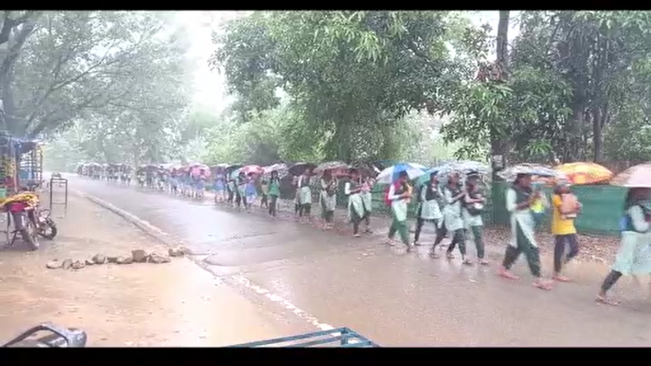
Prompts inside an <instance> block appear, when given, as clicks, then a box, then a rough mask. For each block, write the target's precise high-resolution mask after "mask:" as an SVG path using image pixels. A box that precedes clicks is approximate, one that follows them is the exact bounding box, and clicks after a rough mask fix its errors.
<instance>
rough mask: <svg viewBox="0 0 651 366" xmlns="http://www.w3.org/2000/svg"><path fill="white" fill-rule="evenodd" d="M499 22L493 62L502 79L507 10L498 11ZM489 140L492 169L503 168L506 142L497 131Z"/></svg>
mask: <svg viewBox="0 0 651 366" xmlns="http://www.w3.org/2000/svg"><path fill="white" fill-rule="evenodd" d="M499 13H500V20H499V23H498V25H497V39H496V42H495V43H496V50H495V51H496V54H497V59H496V60H495V66H496V67H497V68H498V70H501V71H502V72H501V73H499V74H500V75H502V77H506V75H507V73H508V66H509V65H508V63H509V50H508V42H509V17H510V11H509V10H500V12H499ZM490 139H491V159H492V161H493V167H496V168H499V167H500V166H501V167H502V168H503V167H505V166H506V163H507V161H506V155H507V152H508V140H506V139H505V138H504V137H503V136H501V135H499V134H498V132H497V131H493V130H491V131H490ZM497 170H498V169H493V172H494V174H493V175H494V176H493V179H494V180H495V179H497V180H499V179H500V178H499V177H498V176H497V175H495V173H496V172H497Z"/></svg>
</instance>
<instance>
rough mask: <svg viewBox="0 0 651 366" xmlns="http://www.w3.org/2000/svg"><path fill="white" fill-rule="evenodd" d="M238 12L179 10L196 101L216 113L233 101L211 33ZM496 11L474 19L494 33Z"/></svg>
mask: <svg viewBox="0 0 651 366" xmlns="http://www.w3.org/2000/svg"><path fill="white" fill-rule="evenodd" d="M241 14H242V12H238V11H179V12H178V13H177V15H176V21H177V22H178V25H179V26H182V27H184V28H186V30H187V31H188V33H189V35H190V38H191V42H192V45H191V48H190V53H189V55H188V56H189V58H190V59H191V64H192V65H194V69H195V71H194V86H195V95H194V102H195V104H196V105H197V106H200V107H201V108H205V109H208V110H211V111H214V112H217V113H218V112H221V111H222V110H223V109H224V108H225V107H226V106H227V105H228V103H229V102H230V99H229V98H228V95H227V93H226V89H225V82H224V77H223V76H222V75H220V74H219V73H218V72H217V71H212V70H210V68H209V67H208V58H209V57H210V55H211V53H212V52H213V50H214V48H215V47H214V46H213V44H212V39H211V34H212V32H211V31H212V29H214V28H216V27H217V26H219V25H220V24H223V23H224V21H226V20H229V19H233V18H236V17H238V16H241ZM511 17H512V19H513V18H514V17H516V18H517V12H512V14H511ZM498 18H499V17H498V12H497V11H477V12H474V14H472V15H471V19H472V20H473V22H475V23H476V24H478V25H480V24H483V23H488V24H490V25H491V26H492V28H493V32H494V33H495V31H496V28H497V22H498ZM515 23H517V22H513V21H512V22H511V29H510V34H509V38H511V39H512V38H513V37H515V36H516V35H517V33H518V30H519V28H518V26H517V24H515Z"/></svg>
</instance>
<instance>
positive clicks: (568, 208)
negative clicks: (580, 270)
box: [552, 182, 581, 282]
mask: <svg viewBox="0 0 651 366" xmlns="http://www.w3.org/2000/svg"><path fill="white" fill-rule="evenodd" d="M552 209H553V212H552V235H554V277H552V279H553V280H555V281H558V282H571V281H572V280H571V279H569V278H568V277H565V276H563V274H562V273H561V270H562V268H563V265H564V264H566V263H568V262H569V261H570V260H572V258H574V257H576V256H577V255H578V254H579V243H578V241H577V238H576V228H575V227H574V219H575V218H576V216H577V214H578V213H579V212H580V211H581V204H580V203H579V201H578V200H577V199H576V196H574V194H572V192H570V187H569V184H567V183H565V182H561V183H559V184H557V185H556V188H555V189H554V195H553V196H552ZM566 244H567V245H568V246H569V247H570V251H569V252H568V253H567V255H565V246H566Z"/></svg>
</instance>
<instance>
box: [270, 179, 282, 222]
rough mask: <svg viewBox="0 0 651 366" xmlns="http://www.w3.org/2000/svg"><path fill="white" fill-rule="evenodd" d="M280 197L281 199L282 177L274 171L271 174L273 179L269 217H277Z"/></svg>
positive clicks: (271, 181)
mask: <svg viewBox="0 0 651 366" xmlns="http://www.w3.org/2000/svg"><path fill="white" fill-rule="evenodd" d="M278 197H280V177H279V176H278V172H277V171H275V170H274V171H272V172H271V179H269V199H270V202H269V215H271V216H273V217H276V209H277V205H278Z"/></svg>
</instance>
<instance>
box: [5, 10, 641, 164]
mask: <svg viewBox="0 0 651 366" xmlns="http://www.w3.org/2000/svg"><path fill="white" fill-rule="evenodd" d="M471 16H472V14H470V13H468V12H453V11H447V12H446V11H436V12H433V11H409V12H402V11H328V12H316V11H291V12H289V11H287V12H273V13H272V12H264V11H257V12H249V13H247V14H245V15H241V16H239V17H237V18H235V19H234V20H231V21H229V22H228V23H226V24H224V25H223V26H222V27H220V28H219V29H218V30H216V31H215V33H214V35H213V38H214V44H215V52H214V54H213V56H212V58H211V60H210V65H211V66H212V67H213V68H214V69H215V70H216V71H218V72H221V73H223V74H224V75H225V77H226V80H227V86H228V91H229V92H230V94H231V95H232V96H233V97H234V100H235V102H234V103H232V104H231V105H230V107H229V108H228V109H227V110H226V111H225V112H224V113H222V114H220V115H214V114H211V113H208V112H206V111H205V110H203V109H202V108H201V107H200V106H194V107H193V108H192V109H191V110H189V111H188V110H186V108H185V107H186V105H187V102H188V101H187V94H190V93H188V92H186V90H187V87H186V83H185V81H187V77H186V75H185V74H184V70H183V67H181V65H183V62H182V57H183V52H184V42H183V37H182V35H178V34H171V33H169V32H168V33H165V32H162V33H161V32H160V30H161V29H163V28H164V27H165V24H166V23H165V16H164V14H161V15H158V14H152V13H147V12H140V13H127V12H5V20H4V25H5V26H4V27H3V28H2V32H1V33H0V61H3V67H2V69H0V82H1V83H0V88H2V89H1V90H2V92H3V95H4V97H3V98H4V99H5V104H6V106H5V109H7V115H8V116H9V118H8V119H7V128H9V129H10V130H11V131H13V132H14V133H16V134H23V135H27V136H35V135H39V134H40V135H45V136H48V135H51V134H53V133H55V132H59V131H63V135H62V136H63V137H64V139H63V140H65V141H66V143H65V144H64V143H63V142H62V143H61V144H60V145H57V146H58V147H57V149H58V150H57V152H56V154H58V155H61V156H63V155H66V154H78V155H79V154H81V155H84V156H85V157H86V158H89V159H91V158H92V159H96V160H101V161H117V160H120V159H122V160H123V161H134V162H137V161H141V162H144V161H160V160H170V159H177V160H178V159H191V160H203V161H205V162H206V163H216V162H250V163H258V164H268V163H272V162H276V161H278V160H290V161H294V160H315V161H316V160H344V161H351V160H355V159H408V160H415V161H419V162H422V163H430V162H433V161H434V160H437V159H446V158H448V157H449V153H450V152H455V153H456V155H457V156H458V157H469V158H475V159H487V158H488V156H489V155H490V153H491V151H492V153H493V154H499V155H502V154H504V155H505V156H506V157H507V158H508V160H509V161H511V162H517V161H524V160H527V161H537V162H545V163H550V162H560V161H563V162H566V161H574V160H595V161H605V160H633V161H637V160H651V149H650V148H649V146H650V145H651V128H649V121H648V116H649V97H650V94H649V85H651V84H650V83H649V81H650V80H649V77H650V76H651V61H649V60H651V58H650V57H649V56H651V55H650V51H651V42H650V41H649V39H651V38H650V37H649V31H650V30H651V12H647V11H635V12H633V11H610V12H602V11H521V12H518V13H517V14H514V12H509V11H500V22H499V24H498V25H497V27H496V28H497V38H496V37H495V34H494V33H493V30H492V29H490V27H488V26H481V27H479V26H476V25H474V24H473V23H472V22H470V21H469V19H470V17H471ZM509 20H510V21H511V23H513V22H517V24H518V25H519V32H518V33H515V34H511V35H509V34H508V29H509ZM6 28H8V29H9V31H8V32H5V29H6ZM127 29H128V31H126V30H127ZM7 34H8V35H9V37H5V35H7ZM163 34H167V35H166V36H165V35H163ZM23 38H25V40H23ZM13 49H18V50H19V52H17V53H14V52H13V51H12V50H13ZM493 53H495V54H493ZM16 55H17V57H16ZM66 144H67V145H66ZM445 144H447V146H445ZM66 151H67V152H66Z"/></svg>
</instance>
